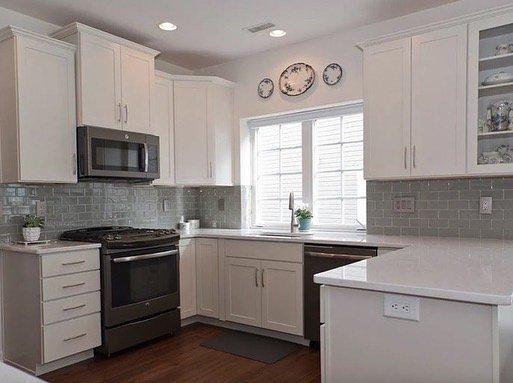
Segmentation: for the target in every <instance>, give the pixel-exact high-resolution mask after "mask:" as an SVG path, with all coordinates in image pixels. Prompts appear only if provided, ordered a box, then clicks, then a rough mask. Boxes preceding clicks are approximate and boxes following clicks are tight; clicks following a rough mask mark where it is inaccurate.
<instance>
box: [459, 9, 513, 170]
mask: <svg viewBox="0 0 513 383" xmlns="http://www.w3.org/2000/svg"><path fill="white" fill-rule="evenodd" d="M468 32H469V34H468V39H469V40H468V59H469V61H468V64H469V65H468V98H467V102H468V105H467V111H468V120H467V128H468V130H467V132H468V136H467V139H468V143H467V144H468V157H467V168H468V172H469V173H471V174H494V173H496V174H500V173H511V172H512V171H513V15H512V14H505V15H501V16H497V17H493V18H488V19H483V20H478V21H475V22H473V23H470V24H469V30H468Z"/></svg>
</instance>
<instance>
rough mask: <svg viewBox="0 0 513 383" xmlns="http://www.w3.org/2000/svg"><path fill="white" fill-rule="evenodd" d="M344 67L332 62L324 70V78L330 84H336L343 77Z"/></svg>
mask: <svg viewBox="0 0 513 383" xmlns="http://www.w3.org/2000/svg"><path fill="white" fill-rule="evenodd" d="M342 74H343V71H342V67H341V66H340V65H338V64H337V63H331V64H329V65H328V66H327V67H326V68H324V72H322V79H323V80H324V82H325V83H326V84H328V85H335V84H337V83H338V82H339V81H340V80H341V79H342Z"/></svg>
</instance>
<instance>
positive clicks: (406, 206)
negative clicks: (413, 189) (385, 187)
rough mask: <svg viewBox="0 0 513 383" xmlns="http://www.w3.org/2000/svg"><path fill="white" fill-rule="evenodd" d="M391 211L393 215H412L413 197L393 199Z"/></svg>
mask: <svg viewBox="0 0 513 383" xmlns="http://www.w3.org/2000/svg"><path fill="white" fill-rule="evenodd" d="M392 210H393V211H394V213H414V212H415V198H413V197H395V198H394V200H393V206H392Z"/></svg>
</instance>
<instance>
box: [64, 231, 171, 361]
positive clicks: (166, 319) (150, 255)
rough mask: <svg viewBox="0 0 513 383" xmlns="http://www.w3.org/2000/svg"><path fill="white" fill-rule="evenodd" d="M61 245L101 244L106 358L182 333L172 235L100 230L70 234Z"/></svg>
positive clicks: (165, 232)
mask: <svg viewBox="0 0 513 383" xmlns="http://www.w3.org/2000/svg"><path fill="white" fill-rule="evenodd" d="M61 239H63V240H72V241H84V242H97V243H101V245H102V246H101V249H100V255H101V261H100V272H101V295H102V346H101V347H99V348H98V349H97V351H100V352H102V353H104V354H107V355H110V354H111V353H113V352H117V351H120V350H122V349H124V348H127V347H130V346H133V345H136V344H138V343H141V342H144V341H147V340H150V339H153V338H156V337H159V336H162V335H166V334H171V333H173V332H175V331H177V330H178V329H179V328H180V309H179V308H178V306H179V305H180V291H179V270H178V264H179V251H178V241H179V239H180V236H179V234H178V233H177V232H175V231H174V230H157V229H134V228H131V227H96V228H87V229H79V230H71V231H67V232H64V233H63V234H62V235H61Z"/></svg>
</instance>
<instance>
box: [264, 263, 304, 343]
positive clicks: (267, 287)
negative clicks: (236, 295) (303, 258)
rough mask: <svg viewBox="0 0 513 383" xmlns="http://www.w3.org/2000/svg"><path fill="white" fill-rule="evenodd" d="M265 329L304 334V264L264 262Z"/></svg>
mask: <svg viewBox="0 0 513 383" xmlns="http://www.w3.org/2000/svg"><path fill="white" fill-rule="evenodd" d="M261 265H262V266H261V267H262V281H261V282H262V327H264V328H267V329H270V330H276V331H282V332H287V333H290V334H295V335H303V265H302V264H300V263H288V262H274V261H262V263H261Z"/></svg>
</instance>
